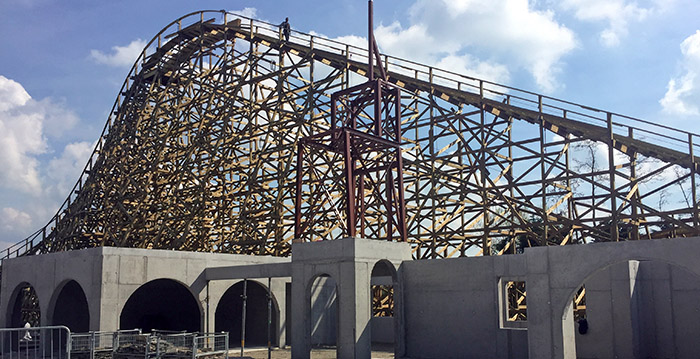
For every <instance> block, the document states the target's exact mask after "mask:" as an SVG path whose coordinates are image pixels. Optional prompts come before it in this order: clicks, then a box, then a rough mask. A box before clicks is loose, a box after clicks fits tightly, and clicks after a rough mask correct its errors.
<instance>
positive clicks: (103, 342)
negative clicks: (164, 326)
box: [71, 329, 141, 359]
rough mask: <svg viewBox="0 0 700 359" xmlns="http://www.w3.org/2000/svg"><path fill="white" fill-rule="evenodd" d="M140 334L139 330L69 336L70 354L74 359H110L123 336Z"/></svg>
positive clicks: (96, 332)
mask: <svg viewBox="0 0 700 359" xmlns="http://www.w3.org/2000/svg"><path fill="white" fill-rule="evenodd" d="M134 334H135V335H139V334H141V330H140V329H132V330H120V331H116V332H100V331H95V332H87V333H73V334H71V354H72V356H73V358H74V359H76V358H77V359H82V358H100V359H102V358H112V357H113V353H114V351H115V350H116V349H117V348H119V343H120V342H122V337H123V336H131V335H134Z"/></svg>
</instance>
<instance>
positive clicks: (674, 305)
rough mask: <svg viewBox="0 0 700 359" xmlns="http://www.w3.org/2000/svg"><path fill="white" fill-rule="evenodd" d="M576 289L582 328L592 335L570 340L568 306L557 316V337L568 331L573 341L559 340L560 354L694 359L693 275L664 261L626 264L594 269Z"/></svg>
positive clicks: (699, 297)
mask: <svg viewBox="0 0 700 359" xmlns="http://www.w3.org/2000/svg"><path fill="white" fill-rule="evenodd" d="M581 284H582V285H583V284H585V285H586V288H587V311H588V316H587V321H586V326H587V328H588V327H589V325H590V328H591V329H592V330H589V331H591V332H589V333H588V335H587V336H580V335H578V334H576V331H575V326H574V323H573V322H572V321H571V320H570V318H569V317H570V315H571V314H572V313H573V311H572V308H571V306H572V300H570V301H569V303H568V305H567V306H566V307H565V309H564V312H563V313H562V317H561V320H562V331H563V332H564V333H566V332H567V331H568V332H570V331H571V330H574V335H573V338H574V339H573V340H571V339H570V338H571V336H567V335H564V343H562V345H563V347H564V349H565V353H574V352H575V355H576V356H577V357H580V356H582V357H593V356H597V357H613V356H614V357H635V358H636V357H645V358H646V357H676V358H693V357H696V355H697V351H696V350H695V347H694V346H695V345H694V344H693V343H694V341H695V338H694V336H693V335H692V334H690V333H697V332H698V330H700V312H699V310H700V276H698V275H697V274H693V273H692V272H690V271H688V270H687V268H685V267H682V266H678V265H676V264H675V263H673V262H672V261H669V260H650V259H644V260H641V259H640V260H638V259H631V260H621V261H619V262H616V263H613V264H612V265H608V266H606V267H603V268H600V269H598V270H597V271H595V272H594V273H591V274H590V275H589V276H588V277H586V279H585V280H584V281H583V282H582V283H581ZM573 295H574V294H572V297H571V298H572V299H573ZM612 313H614V315H611V314H612ZM591 315H593V316H591ZM601 324H602V325H601ZM613 333H614V335H613ZM591 335H592V336H591ZM567 340H568V342H567ZM579 341H581V342H580V343H579ZM569 356H571V355H569Z"/></svg>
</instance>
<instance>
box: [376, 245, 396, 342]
mask: <svg viewBox="0 0 700 359" xmlns="http://www.w3.org/2000/svg"><path fill="white" fill-rule="evenodd" d="M388 286H390V287H391V291H390V293H391V294H390V296H389V299H390V301H391V307H390V308H391V313H390V314H389V313H388V312H387V310H382V311H381V312H380V315H377V316H375V313H374V312H375V307H374V305H375V302H374V299H375V298H374V296H375V295H377V294H376V293H382V294H380V295H386V293H387V292H386V290H388V288H387V287H388ZM400 290H401V286H400V285H399V281H398V273H397V271H396V266H395V265H394V264H393V263H391V262H390V261H389V260H387V259H380V260H378V261H376V262H375V263H374V266H372V270H371V272H370V293H371V294H370V295H371V297H372V298H371V299H370V303H371V306H372V311H371V312H370V314H371V318H370V337H371V342H372V346H373V347H376V348H382V349H383V348H385V347H387V346H393V347H394V354H397V353H399V347H398V341H397V340H396V338H399V337H400V333H399V329H400V326H399V321H400V319H399V317H400V316H399V313H400V312H401V300H400V296H401V295H400ZM375 291H377V292H376V293H375Z"/></svg>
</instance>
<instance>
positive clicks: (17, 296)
mask: <svg viewBox="0 0 700 359" xmlns="http://www.w3.org/2000/svg"><path fill="white" fill-rule="evenodd" d="M6 318H7V319H6V320H7V327H8V328H21V327H24V325H25V324H26V323H29V325H31V326H32V327H38V326H40V325H41V308H40V306H39V296H38V295H37V294H36V291H35V290H34V287H32V285H31V284H29V283H27V282H22V283H20V284H19V285H18V286H17V287H15V290H14V291H13V292H12V295H11V296H10V302H9V305H8V306H7V317H6ZM34 336H35V335H34ZM20 338H21V335H20V333H18V332H10V334H9V335H7V334H6V333H5V334H3V335H2V338H1V343H2V345H3V347H6V348H11V350H13V351H15V350H20V348H21V345H20Z"/></svg>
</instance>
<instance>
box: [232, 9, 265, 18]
mask: <svg viewBox="0 0 700 359" xmlns="http://www.w3.org/2000/svg"><path fill="white" fill-rule="evenodd" d="M231 13H233V14H236V15H241V16H245V17H247V18H251V19H256V18H257V17H258V9H256V8H254V7H246V8H243V10H234V11H231Z"/></svg>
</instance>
